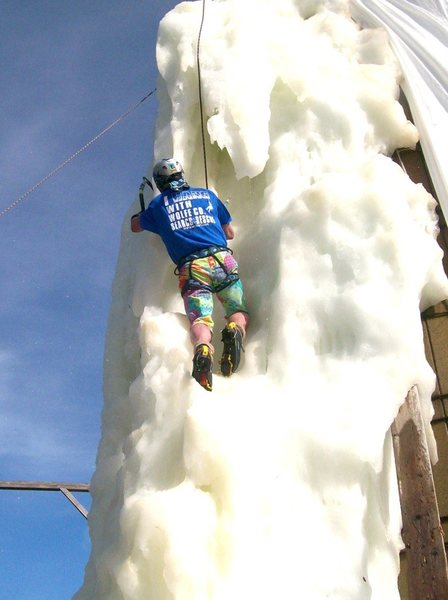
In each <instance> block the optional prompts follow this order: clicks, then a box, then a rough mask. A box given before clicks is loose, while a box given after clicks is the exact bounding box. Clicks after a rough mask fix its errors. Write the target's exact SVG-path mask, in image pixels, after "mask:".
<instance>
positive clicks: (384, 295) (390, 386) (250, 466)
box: [75, 0, 448, 600]
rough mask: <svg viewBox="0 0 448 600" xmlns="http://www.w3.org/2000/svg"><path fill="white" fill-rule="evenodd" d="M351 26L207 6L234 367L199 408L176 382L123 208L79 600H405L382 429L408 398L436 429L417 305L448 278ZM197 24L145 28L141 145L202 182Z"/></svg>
mask: <svg viewBox="0 0 448 600" xmlns="http://www.w3.org/2000/svg"><path fill="white" fill-rule="evenodd" d="M383 4H384V5H386V6H388V5H389V8H390V7H392V5H393V6H394V10H396V11H402V10H403V7H402V4H403V3H399V2H398V1H397V0H393V2H392V1H391V2H383ZM404 4H409V3H404ZM350 7H354V5H353V4H352V5H349V4H348V3H347V2H346V1H345V0H276V2H272V0H245V1H244V2H241V0H215V1H214V2H206V15H205V21H204V29H203V32H202V37H201V73H202V83H203V95H204V109H205V115H206V127H207V159H208V176H209V184H210V186H211V187H212V188H213V189H214V190H215V191H216V193H217V194H218V196H219V197H220V198H221V199H222V200H223V201H225V202H227V203H228V207H229V210H230V212H231V213H232V216H233V219H234V226H235V229H236V238H235V241H234V243H232V247H233V249H234V251H235V254H236V256H237V258H238V259H239V263H240V272H241V276H242V280H243V282H244V284H245V288H246V292H247V297H248V301H249V305H250V309H251V327H250V331H249V334H248V336H247V340H246V346H245V350H246V352H245V355H244V362H243V364H242V367H241V369H240V371H239V372H238V373H236V374H235V375H234V376H233V377H232V378H231V379H223V378H222V377H220V376H219V375H217V374H215V376H214V390H213V392H212V393H211V394H210V393H207V392H205V391H204V390H203V389H202V388H200V386H199V385H198V384H197V383H196V382H195V381H194V380H193V379H192V378H191V376H190V372H191V354H192V352H191V347H190V345H189V340H188V331H187V322H186V317H185V316H184V315H183V307H182V302H181V299H180V296H179V293H178V290H177V281H176V278H175V277H174V275H173V267H174V265H173V264H172V263H171V262H170V260H169V258H168V256H167V254H166V252H165V250H164V248H163V246H162V243H161V242H160V240H159V239H158V238H157V237H156V236H154V235H151V234H148V233H144V234H140V235H133V234H131V233H130V230H129V216H130V215H131V214H132V213H133V212H136V206H137V203H134V204H133V206H131V207H130V210H129V214H128V215H127V216H126V218H125V222H124V225H123V236H122V246H121V251H120V256H119V261H118V266H117V274H116V279H115V283H114V290H113V304H112V310H111V315H110V323H109V333H108V340H107V346H106V354H105V405H104V411H103V434H102V440H101V444H100V448H99V452H98V460H97V470H96V473H95V475H94V478H93V482H92V493H93V507H92V511H91V514H90V519H89V522H90V530H91V538H92V554H91V558H90V560H89V563H88V565H87V569H86V575H85V581H84V584H83V587H82V588H81V590H80V591H79V592H78V593H77V594H76V596H75V598H76V600H106V599H107V600H114V599H117V600H118V599H124V600H131V599H132V600H243V599H244V600H248V599H249V598H257V600H265V599H266V600H267V599H268V598H269V599H270V600H272V598H276V599H282V600H287V599H288V600H289V599H291V600H292V599H297V600H298V599H299V598H306V599H307V600H323V599H324V598H327V599H331V600H367V598H368V599H369V600H398V597H399V595H398V588H397V574H398V568H399V566H398V553H399V549H400V547H401V539H400V526H401V517H400V507H399V500H398V492H397V485H396V476H395V467H394V461H393V453H392V445H391V438H390V434H389V428H390V425H391V423H392V421H393V419H394V416H395V415H396V413H397V411H398V409H399V406H400V405H401V403H402V402H403V400H404V398H405V396H406V394H407V392H408V390H409V389H410V388H411V386H413V385H416V386H418V391H419V395H420V400H421V404H422V409H423V412H424V415H425V420H426V423H427V424H428V423H429V421H430V418H431V410H432V407H431V401H430V396H431V392H432V390H433V387H434V374H433V373H432V371H431V369H430V367H429V365H428V364H427V362H426V360H425V356H424V347H423V336H422V328H421V323H420V310H422V309H424V308H425V307H427V306H430V305H431V304H434V303H436V302H438V301H440V300H441V299H443V298H445V297H447V295H448V283H447V280H446V278H445V275H444V273H443V270H442V265H441V256H442V252H441V250H440V248H439V247H438V245H437V243H436V241H435V236H436V233H437V222H436V217H435V213H434V206H435V201H434V199H433V198H432V197H431V196H430V195H429V194H428V193H427V192H426V191H425V190H424V188H423V187H422V186H421V185H416V184H414V183H412V182H411V181H410V179H409V178H408V177H407V175H406V174H405V173H404V172H403V171H402V170H401V169H400V167H398V166H397V165H396V164H395V163H394V162H393V161H392V160H391V158H390V155H391V154H392V153H393V151H394V149H396V148H398V147H414V146H415V144H416V142H417V140H418V134H417V130H416V129H415V127H414V126H413V125H412V124H411V123H410V122H408V121H407V119H406V117H405V115H404V113H403V110H402V108H401V106H400V104H399V103H398V100H397V99H398V94H399V84H400V83H403V85H404V86H407V87H406V89H412V87H413V79H412V73H411V72H408V74H407V75H406V77H407V79H406V80H404V81H403V79H402V71H401V68H400V65H399V63H398V61H397V59H396V58H395V55H394V53H393V52H392V50H391V47H390V46H389V43H388V34H387V33H386V31H385V30H384V29H382V28H380V29H378V28H376V29H368V28H365V29H361V27H360V25H359V24H357V23H356V22H355V21H354V20H352V19H351V17H350V12H349V11H350ZM360 7H361V8H360ZM355 8H356V14H357V15H360V14H361V13H362V14H363V15H364V17H363V18H367V17H366V15H368V14H369V13H368V8H369V7H368V6H367V2H365V3H364V2H361V0H357V2H356V7H355ZM361 9H363V10H364V12H362V10H361ZM354 10H355V9H354ZM416 10H417V9H416ZM360 11H361V12H360ZM201 14H202V2H200V1H194V2H182V3H181V4H179V5H178V6H177V7H176V8H175V9H174V10H173V11H171V12H170V13H168V14H167V15H166V17H165V18H164V19H163V20H162V22H161V24H160V30H159V38H158V44H157V60H158V66H159V70H160V74H161V77H160V81H159V85H158V90H159V92H158V97H159V116H158V122H157V127H156V132H155V141H154V157H155V158H160V157H162V156H171V155H173V156H175V157H176V158H177V159H178V160H180V161H181V163H182V164H183V165H184V168H185V171H186V176H187V180H188V181H189V182H190V183H191V184H192V185H198V186H201V185H204V169H203V163H202V145H201V133H200V115H199V104H198V81H197V68H196V43H197V37H198V32H199V26H200V22H201ZM354 14H355V13H354ZM384 14H387V11H385V13H384ZM375 18H376V19H380V21H381V16H380V17H378V16H377V17H375ZM383 18H384V19H385V24H386V25H387V26H388V28H389V25H390V23H389V21H387V19H386V18H385V17H384V15H383ZM438 18H439V20H440V23H445V24H446V15H445V14H442V15H439V16H438ZM444 19H445V20H444ZM359 20H362V19H361V16H359ZM398 20H400V19H398ZM388 24H389V25H388ZM389 29H390V28H389ZM391 30H392V29H391ZM394 35H396V36H397V39H399V33H395V34H394ZM409 39H410V38H409ZM408 41H409V40H408V39H405V40H404V44H405V45H406V44H407V43H408ZM411 62H412V61H411ZM416 62H417V59H415V60H414V62H413V63H412V64H414V65H415V64H416ZM409 73H411V74H410V75H409ZM416 98H417V95H416ZM415 102H417V105H418V102H419V100H418V98H417V100H415ZM421 114H422V115H423V117H422V118H423V119H424V118H425V116H424V115H425V112H424V111H423V110H422V112H421ZM432 125H434V123H433V124H432ZM428 131H429V126H428V130H425V132H426V134H427V133H428ZM151 165H152V160H151ZM151 165H150V167H149V171H148V174H149V173H150V169H151ZM431 166H432V168H433V169H437V164H436V163H431V165H430V167H431ZM445 192H446V190H445ZM137 210H138V209H137ZM216 312H217V314H218V315H221V313H220V311H219V307H217V308H216ZM222 324H223V319H222V316H219V318H218V319H217V325H216V332H218V331H219V330H220V329H221V327H222ZM215 338H216V339H215V345H217V346H219V337H218V333H216V334H215ZM428 434H429V435H430V428H429V427H428ZM431 441H433V440H432V439H431V438H430V442H431ZM432 450H433V452H434V453H435V449H434V447H432Z"/></svg>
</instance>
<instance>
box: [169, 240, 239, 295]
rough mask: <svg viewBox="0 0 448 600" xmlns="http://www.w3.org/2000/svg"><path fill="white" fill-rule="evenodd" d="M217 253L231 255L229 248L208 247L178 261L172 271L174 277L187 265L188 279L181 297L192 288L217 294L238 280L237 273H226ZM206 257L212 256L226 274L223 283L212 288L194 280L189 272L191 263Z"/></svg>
mask: <svg viewBox="0 0 448 600" xmlns="http://www.w3.org/2000/svg"><path fill="white" fill-rule="evenodd" d="M219 252H229V253H230V254H233V251H232V250H231V249H230V248H227V247H226V246H210V247H209V248H204V249H202V250H198V252H193V253H192V254H188V255H187V256H184V257H183V258H181V259H180V261H179V262H178V263H177V266H176V268H175V269H174V274H175V275H179V272H180V269H181V268H182V267H184V266H185V265H188V279H187V281H186V282H185V284H184V285H183V286H182V290H181V295H183V294H184V293H185V291H186V290H187V289H192V288H196V289H199V288H202V289H205V290H207V291H209V292H211V293H217V292H220V291H221V290H224V289H225V288H226V287H228V286H229V285H232V283H235V281H238V280H239V278H240V276H239V275H238V273H229V272H228V271H227V269H226V267H225V265H224V263H223V262H222V260H220V259H219V258H218V256H217V254H218V253H219ZM207 256H212V257H213V258H214V259H215V260H216V262H217V263H218V264H219V266H220V267H221V269H222V270H223V271H224V273H225V274H226V277H225V279H223V281H221V283H220V284H219V285H216V286H213V287H212V286H210V285H207V284H206V283H203V282H202V281H199V280H198V279H195V277H194V276H193V273H192V272H191V266H192V264H193V262H194V261H195V260H198V259H200V258H206V257H207Z"/></svg>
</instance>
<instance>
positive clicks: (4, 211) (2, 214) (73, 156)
mask: <svg viewBox="0 0 448 600" xmlns="http://www.w3.org/2000/svg"><path fill="white" fill-rule="evenodd" d="M156 91H157V88H154V89H153V90H151V91H150V92H149V93H148V94H146V96H144V97H143V98H142V99H141V100H140V102H137V104H134V106H132V107H131V108H129V109H128V110H127V111H126V112H124V113H123V114H122V115H120V116H119V117H118V118H117V119H115V121H113V122H112V123H111V124H110V125H108V126H107V127H106V128H105V129H103V130H102V131H100V133H98V134H97V135H96V136H95V137H93V138H92V139H91V140H90V141H89V142H87V144H84V146H82V148H79V150H77V151H76V152H75V153H74V154H72V155H71V156H69V157H68V158H66V159H65V160H64V161H63V162H62V163H61V164H60V165H59V166H57V167H56V168H55V169H53V171H51V172H50V173H48V175H46V176H45V177H43V178H42V179H41V180H40V181H38V182H37V183H36V184H34V185H33V187H31V188H30V189H29V190H27V191H26V192H25V193H24V194H22V195H21V196H19V197H18V198H17V199H16V200H14V202H12V203H11V204H10V205H9V206H7V207H6V208H4V209H3V210H2V211H1V212H0V218H1V217H3V216H5V215H6V214H7V213H8V212H9V211H11V210H12V209H13V208H16V206H17V205H18V204H20V203H21V202H23V200H25V198H27V197H28V196H29V195H30V194H32V193H33V192H34V191H36V190H37V188H39V187H40V186H41V185H43V184H44V183H45V182H46V181H48V180H49V179H50V178H51V177H53V176H54V175H56V173H58V172H59V171H60V170H61V169H63V168H64V167H65V166H67V165H68V163H70V162H71V161H72V160H73V159H75V158H76V157H77V156H79V154H81V152H84V150H87V148H89V146H91V145H92V144H93V143H95V142H96V141H97V140H99V139H100V137H102V136H103V135H104V134H105V133H107V132H108V131H110V130H111V129H112V127H115V125H118V123H120V121H122V120H123V119H125V118H126V117H127V116H128V115H130V114H131V112H133V111H134V110H135V109H136V108H138V107H139V106H140V104H143V102H144V101H145V100H147V99H148V98H149V97H150V96H152V95H153V94H154V93H155V92H156Z"/></svg>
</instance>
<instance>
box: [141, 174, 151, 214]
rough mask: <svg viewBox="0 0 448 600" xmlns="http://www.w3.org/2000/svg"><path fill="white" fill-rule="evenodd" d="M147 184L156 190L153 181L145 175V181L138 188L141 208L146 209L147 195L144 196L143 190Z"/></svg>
mask: <svg viewBox="0 0 448 600" xmlns="http://www.w3.org/2000/svg"><path fill="white" fill-rule="evenodd" d="M145 185H149V187H150V188H151V189H152V191H154V188H153V185H152V183H151V182H150V181H149V179H148V178H147V177H143V181H142V183H141V185H140V187H139V189H138V197H139V199H140V208H141V209H142V211H143V210H145V197H144V196H143V192H144V191H145Z"/></svg>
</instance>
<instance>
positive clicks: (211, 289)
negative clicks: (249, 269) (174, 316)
mask: <svg viewBox="0 0 448 600" xmlns="http://www.w3.org/2000/svg"><path fill="white" fill-rule="evenodd" d="M231 273H238V264H237V262H236V260H235V259H234V258H233V256H232V255H231V254H230V252H225V251H222V252H218V253H216V254H215V255H214V256H206V257H204V258H198V259H196V260H193V261H192V262H189V263H186V264H185V265H183V266H182V267H181V268H180V269H179V289H180V290H181V292H182V298H183V301H184V306H185V312H186V313H187V317H188V320H189V321H190V324H191V325H193V324H196V323H203V324H204V325H207V327H209V328H210V329H211V330H212V331H213V325H214V322H213V317H212V315H213V294H214V293H216V296H217V297H218V300H219V301H220V302H221V304H222V305H223V307H224V310H225V315H226V318H229V317H230V316H231V315H233V314H234V313H236V312H245V313H247V312H248V310H247V306H246V302H245V299H244V291H243V284H242V283H241V281H240V280H239V279H238V280H237V281H234V282H233V283H231V284H230V285H228V286H226V287H225V288H224V289H221V290H219V291H217V288H218V289H219V287H220V286H221V285H222V283H223V281H224V280H225V279H226V278H227V277H228V275H229V274H231Z"/></svg>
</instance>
